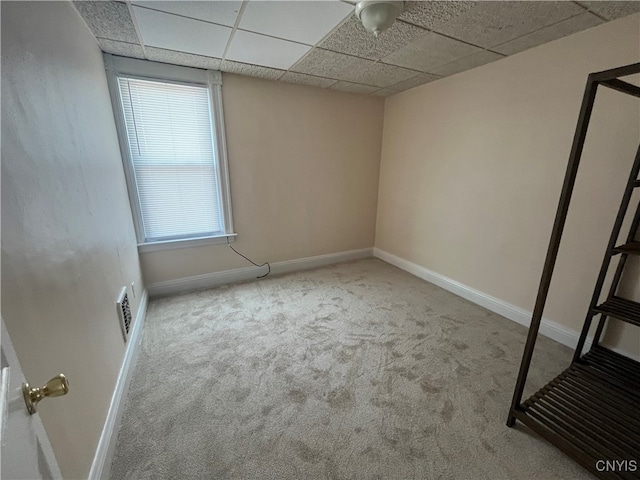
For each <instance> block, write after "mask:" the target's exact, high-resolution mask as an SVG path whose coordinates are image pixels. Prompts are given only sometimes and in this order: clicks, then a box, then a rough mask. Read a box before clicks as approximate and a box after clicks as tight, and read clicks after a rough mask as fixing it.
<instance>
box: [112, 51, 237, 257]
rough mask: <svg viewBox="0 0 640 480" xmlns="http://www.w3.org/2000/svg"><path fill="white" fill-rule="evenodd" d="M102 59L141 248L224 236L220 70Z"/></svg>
mask: <svg viewBox="0 0 640 480" xmlns="http://www.w3.org/2000/svg"><path fill="white" fill-rule="evenodd" d="M105 60H106V62H105V63H106V65H107V72H108V73H109V85H110V89H111V96H112V100H113V103H114V111H115V115H116V124H117V126H118V135H119V137H120V145H121V148H122V152H123V157H124V162H125V172H126V173H127V175H126V176H127V183H128V188H129V195H130V198H131V203H132V209H133V214H134V215H133V216H134V219H135V224H136V232H137V235H138V244H139V248H140V250H141V251H149V250H157V249H163V248H177V247H184V246H193V245H197V244H205V243H216V241H224V242H226V238H227V237H229V236H232V235H233V233H232V225H231V209H230V205H229V188H228V176H227V165H226V154H225V152H224V132H223V122H222V106H221V102H220V74H219V72H207V71H204V70H198V69H191V68H186V67H175V66H172V65H163V64H157V63H154V62H146V61H141V60H133V59H128V58H121V57H111V56H110V55H105Z"/></svg>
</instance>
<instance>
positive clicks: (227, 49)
mask: <svg viewBox="0 0 640 480" xmlns="http://www.w3.org/2000/svg"><path fill="white" fill-rule="evenodd" d="M354 3H355V2H351V1H341V0H319V1H314V0H296V1H282V0H248V1H247V0H245V1H241V0H237V1H168V0H162V1H138V0H133V1H75V2H74V5H75V7H76V9H77V10H78V12H79V13H80V15H81V16H82V17H83V19H84V20H85V22H86V23H87V25H88V26H89V28H90V29H91V31H92V32H93V34H94V35H95V37H96V39H97V40H98V44H99V45H100V47H101V48H102V50H103V51H105V52H107V53H112V54H114V55H122V56H126V57H134V58H145V59H148V60H153V61H158V62H164V63H171V64H176V65H186V66H191V67H197V68H208V69H214V70H222V71H223V72H230V73H236V74H241V75H248V76H252V77H260V78H267V79H271V80H279V81H283V82H288V83H299V84H304V85H311V86H315V87H320V88H331V89H336V90H343V91H347V92H355V93H361V94H367V95H378V96H388V95H392V94H394V93H397V92H400V91H403V90H407V89H409V88H413V87H416V86H418V85H422V84H424V83H428V82H431V81H434V80H437V79H438V78H442V77H446V76H448V75H453V74H455V73H458V72H462V71H464V70H468V69H471V68H474V67H477V66H480V65H484V64H486V63H489V62H493V61H495V60H499V59H501V58H503V57H505V56H508V55H513V54H515V53H518V52H521V51H523V50H526V49H528V48H532V47H535V46H537V45H540V44H543V43H546V42H549V41H552V40H556V39H558V38H561V37H564V36H566V35H571V34H572V33H576V32H579V31H582V30H585V29H587V28H591V27H594V26H596V25H599V24H602V23H605V22H608V21H610V20H615V19H617V18H620V17H624V16H626V15H630V14H633V13H637V12H640V2H637V1H627V2H617V1H579V2H574V1H568V0H567V1H477V2H474V1H451V0H448V1H418V2H405V11H404V12H403V13H402V14H401V15H400V17H399V18H398V20H396V22H395V23H394V24H393V26H392V27H391V28H390V29H389V30H387V31H386V32H383V33H382V34H381V35H380V37H379V38H377V39H376V38H374V37H373V36H372V35H371V34H370V33H368V32H366V31H365V30H364V29H363V28H362V26H361V25H360V23H359V21H358V20H357V19H356V18H355V16H354V15H353V11H354Z"/></svg>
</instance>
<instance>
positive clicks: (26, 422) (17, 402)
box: [0, 320, 62, 480]
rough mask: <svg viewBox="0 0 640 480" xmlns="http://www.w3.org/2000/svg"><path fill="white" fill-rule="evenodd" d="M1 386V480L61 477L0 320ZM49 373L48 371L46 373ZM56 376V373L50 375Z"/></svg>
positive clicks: (32, 479) (11, 345) (5, 329)
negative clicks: (30, 407)
mask: <svg viewBox="0 0 640 480" xmlns="http://www.w3.org/2000/svg"><path fill="white" fill-rule="evenodd" d="M1 352H2V353H1V357H2V384H0V394H1V397H0V412H1V415H2V416H1V417H0V435H1V439H2V456H0V463H1V465H2V467H1V470H0V479H2V480H14V479H16V480H17V479H29V480H38V479H41V478H47V479H48V478H56V479H57V478H62V475H61V473H60V468H59V467H58V464H57V462H56V457H55V456H54V454H53V450H52V449H51V444H50V443H49V439H48V438H47V434H46V432H45V430H44V427H43V426H42V421H41V420H40V416H39V415H38V413H35V414H33V415H30V414H29V412H28V411H27V405H26V404H25V401H24V397H23V394H22V384H23V383H24V382H25V378H24V375H23V374H22V369H21V368H20V363H19V362H18V357H16V352H15V350H14V349H13V344H12V343H11V339H10V338H9V334H8V333H7V328H6V327H5V325H4V320H2V350H1ZM47 373H50V372H47ZM51 373H55V372H51ZM38 386H39V385H38Z"/></svg>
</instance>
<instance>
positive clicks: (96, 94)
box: [2, 2, 143, 478]
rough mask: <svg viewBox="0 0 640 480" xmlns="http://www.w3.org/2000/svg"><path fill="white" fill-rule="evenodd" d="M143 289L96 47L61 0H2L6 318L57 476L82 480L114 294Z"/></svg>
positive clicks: (115, 328)
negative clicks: (66, 386)
mask: <svg viewBox="0 0 640 480" xmlns="http://www.w3.org/2000/svg"><path fill="white" fill-rule="evenodd" d="M131 282H136V284H137V286H138V288H137V290H138V298H136V299H133V305H132V307H133V309H134V310H133V311H134V312H136V311H137V308H138V301H139V299H140V294H139V293H140V292H142V288H143V286H142V281H141V274H140V266H139V263H138V254H137V249H136V242H135V236H134V231H133V224H132V222H131V213H130V209H129V204H128V200H127V193H126V186H125V181H124V176H123V171H122V163H121V159H120V151H119V148H118V141H117V137H116V131H115V126H114V122H113V113H112V111H111V102H110V99H109V93H108V90H107V83H106V77H105V71H104V65H103V62H102V55H101V53H100V50H99V48H98V46H97V45H96V42H95V40H94V39H93V37H92V36H91V34H90V33H89V31H88V29H87V28H86V26H85V25H84V24H83V22H82V20H81V19H80V17H79V15H78V14H77V13H76V11H75V10H74V9H73V7H72V6H71V3H70V2H2V287H3V290H2V315H3V317H4V319H5V322H6V324H7V328H8V330H9V334H10V335H11V339H12V340H13V343H14V345H15V348H16V351H17V353H18V356H19V359H20V362H21V364H22V367H23V369H24V372H25V375H26V377H27V379H28V380H29V382H31V383H34V384H38V385H41V384H42V383H44V382H46V381H47V380H48V379H49V378H50V377H51V376H53V375H55V374H57V373H60V372H64V373H65V374H66V375H67V376H68V378H69V381H70V386H71V390H70V393H69V394H68V395H67V396H66V397H64V398H59V399H54V400H48V401H44V402H43V403H42V404H41V406H40V408H39V414H40V415H41V417H42V420H43V422H44V425H45V428H46V429H47V432H48V434H49V437H50V439H51V443H52V445H53V449H54V451H55V453H56V456H57V458H58V462H59V464H60V467H61V469H62V472H63V474H64V476H65V478H86V477H87V474H88V472H89V468H90V465H91V461H92V459H93V455H94V453H95V449H96V446H97V443H98V438H99V436H100V432H101V430H102V426H103V424H104V420H105V417H106V414H107V409H108V406H109V402H110V400H111V395H112V393H113V389H114V385H115V380H116V376H117V374H118V371H119V369H120V366H121V363H122V358H123V353H124V342H123V339H122V334H121V331H120V326H119V323H118V317H117V314H116V308H115V300H116V297H117V295H118V293H119V290H120V288H121V286H123V285H130V284H131Z"/></svg>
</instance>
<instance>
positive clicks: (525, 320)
mask: <svg viewBox="0 0 640 480" xmlns="http://www.w3.org/2000/svg"><path fill="white" fill-rule="evenodd" d="M373 256H374V257H377V258H379V259H380V260H383V261H385V262H387V263H390V264H391V265H394V266H396V267H398V268H401V269H402V270H405V271H406V272H409V273H411V274H413V275H415V276H416V277H419V278H422V279H423V280H426V281H427V282H430V283H433V284H434V285H437V286H439V287H441V288H444V289H445V290H448V291H449V292H451V293H455V294H456V295H458V296H459V297H462V298H464V299H466V300H469V301H470V302H473V303H475V304H477V305H480V306H481V307H484V308H486V309H487V310H491V311H492V312H494V313H497V314H498V315H502V316H503V317H505V318H508V319H509V320H512V321H514V322H516V323H519V324H520V325H524V326H525V327H529V325H530V324H531V316H532V312H528V311H527V310H525V309H523V308H520V307H517V306H515V305H512V304H510V303H507V302H505V301H504V300H500V299H499V298H496V297H492V296H491V295H487V294H486V293H483V292H481V291H479V290H476V289H474V288H471V287H469V286H467V285H464V284H462V283H460V282H456V281H455V280H452V279H450V278H447V277H445V276H444V275H440V274H439V273H436V272H434V271H432V270H429V269H428V268H425V267H423V266H420V265H418V264H416V263H413V262H410V261H409V260H405V259H404V258H400V257H397V256H396V255H393V254H391V253H389V252H385V251H384V250H381V249H379V248H374V249H373ZM540 333H541V334H542V335H544V336H545V337H549V338H551V339H552V340H555V341H556V342H559V343H561V344H563V345H566V346H567V347H570V348H575V347H576V345H577V344H578V339H579V338H580V332H576V331H575V330H573V329H571V328H568V327H565V326H564V325H561V324H559V323H558V322H554V321H553V320H550V319H548V318H543V319H542V323H541V324H540ZM591 342H592V338H587V342H586V345H585V348H584V349H583V351H587V350H589V348H590V347H591Z"/></svg>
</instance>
